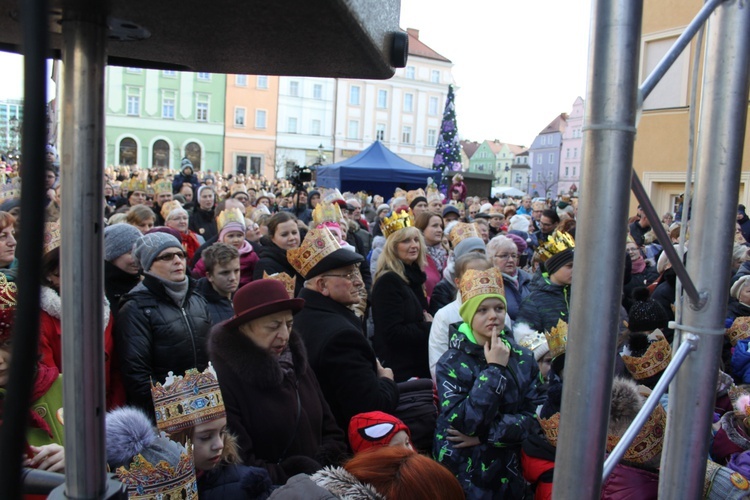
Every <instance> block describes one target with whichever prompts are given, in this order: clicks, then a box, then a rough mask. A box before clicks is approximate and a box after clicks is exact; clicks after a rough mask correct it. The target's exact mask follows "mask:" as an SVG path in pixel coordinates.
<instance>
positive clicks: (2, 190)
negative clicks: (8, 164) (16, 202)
mask: <svg viewBox="0 0 750 500" xmlns="http://www.w3.org/2000/svg"><path fill="white" fill-rule="evenodd" d="M20 197H21V178H20V177H14V178H13V179H12V180H11V181H10V182H6V183H3V185H2V186H0V200H3V201H5V200H9V199H11V198H20Z"/></svg>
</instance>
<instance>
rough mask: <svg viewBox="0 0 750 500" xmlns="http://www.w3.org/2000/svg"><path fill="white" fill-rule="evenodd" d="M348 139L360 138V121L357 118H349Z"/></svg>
mask: <svg viewBox="0 0 750 500" xmlns="http://www.w3.org/2000/svg"><path fill="white" fill-rule="evenodd" d="M346 138H347V139H359V122H358V121H357V120H349V128H348V130H347V133H346Z"/></svg>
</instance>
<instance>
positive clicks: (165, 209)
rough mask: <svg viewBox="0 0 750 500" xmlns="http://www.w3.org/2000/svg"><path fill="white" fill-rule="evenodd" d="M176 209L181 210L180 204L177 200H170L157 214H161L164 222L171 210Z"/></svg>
mask: <svg viewBox="0 0 750 500" xmlns="http://www.w3.org/2000/svg"><path fill="white" fill-rule="evenodd" d="M176 208H182V204H181V203H180V202H179V201H177V200H170V201H168V202H166V203H165V204H164V205H162V206H161V210H160V211H159V213H161V216H162V218H163V219H164V220H167V217H169V214H170V212H172V210H174V209H176Z"/></svg>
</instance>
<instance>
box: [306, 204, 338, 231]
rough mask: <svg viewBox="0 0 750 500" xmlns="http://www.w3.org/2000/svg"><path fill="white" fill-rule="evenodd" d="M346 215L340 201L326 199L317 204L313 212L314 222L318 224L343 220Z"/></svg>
mask: <svg viewBox="0 0 750 500" xmlns="http://www.w3.org/2000/svg"><path fill="white" fill-rule="evenodd" d="M343 218H344V216H343V215H342V214H341V207H339V205H338V203H328V202H325V201H321V202H319V203H318V204H317V205H315V210H313V213H312V220H313V223H314V224H315V225H316V226H317V225H318V224H322V223H324V222H335V223H337V224H338V223H339V222H341V219H343Z"/></svg>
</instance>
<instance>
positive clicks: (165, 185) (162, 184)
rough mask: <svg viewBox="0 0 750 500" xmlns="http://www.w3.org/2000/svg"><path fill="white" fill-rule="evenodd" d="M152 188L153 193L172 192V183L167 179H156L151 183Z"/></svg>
mask: <svg viewBox="0 0 750 500" xmlns="http://www.w3.org/2000/svg"><path fill="white" fill-rule="evenodd" d="M153 189H154V193H155V194H162V193H169V194H172V183H171V182H169V181H167V180H162V181H156V182H154V184H153Z"/></svg>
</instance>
